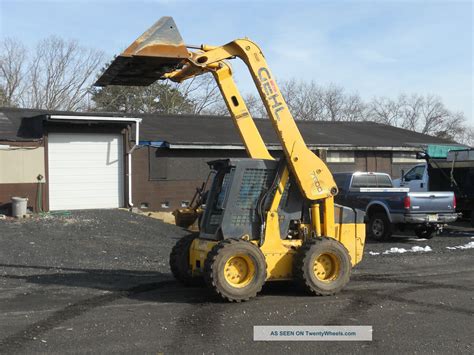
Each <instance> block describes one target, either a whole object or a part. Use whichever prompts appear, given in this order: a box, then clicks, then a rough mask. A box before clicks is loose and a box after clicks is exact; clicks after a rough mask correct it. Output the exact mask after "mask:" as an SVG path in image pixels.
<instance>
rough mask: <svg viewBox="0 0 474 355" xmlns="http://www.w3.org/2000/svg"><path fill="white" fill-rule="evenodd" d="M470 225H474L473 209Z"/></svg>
mask: <svg viewBox="0 0 474 355" xmlns="http://www.w3.org/2000/svg"><path fill="white" fill-rule="evenodd" d="M471 226H473V227H474V210H472V211H471Z"/></svg>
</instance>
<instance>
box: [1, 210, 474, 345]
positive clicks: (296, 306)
mask: <svg viewBox="0 0 474 355" xmlns="http://www.w3.org/2000/svg"><path fill="white" fill-rule="evenodd" d="M185 234H186V232H185V231H183V230H181V229H180V228H177V227H175V226H172V225H169V224H165V223H162V222H161V221H159V220H156V219H153V218H148V217H146V216H141V215H136V214H132V213H129V212H126V211H121V210H100V211H81V212H74V213H71V214H70V215H65V216H54V217H45V218H40V219H35V218H33V219H28V220H0V243H1V244H0V245H1V248H0V289H1V293H0V352H2V353H31V352H48V353H78V352H79V353H83V352H84V353H85V352H93V353H111V352H127V353H132V352H133V353H136V352H141V353H143V352H147V353H148V352H153V353H165V354H180V353H196V354H197V353H211V354H212V353H219V354H221V353H239V354H241V353H264V354H267V353H282V352H292V353H308V354H309V353H316V352H325V353H329V352H331V353H382V352H386V353H394V352H397V353H404V352H410V353H472V352H473V340H472V339H473V338H472V325H473V322H472V320H473V315H474V314H473V313H474V306H473V300H474V297H473V295H474V293H473V290H474V287H473V285H474V261H473V260H474V259H473V251H474V249H472V248H469V247H470V246H471V247H472V244H473V243H474V230H473V229H471V228H469V227H468V225H467V224H460V225H458V226H456V227H455V228H451V229H450V230H447V231H445V233H443V235H441V236H437V237H435V238H434V239H431V240H419V239H416V238H415V237H413V236H410V235H404V236H397V237H396V238H394V239H393V240H392V241H390V242H386V243H375V244H374V243H368V244H367V245H366V250H365V255H364V260H363V261H362V262H361V264H359V265H358V267H357V268H356V269H354V271H353V275H352V279H351V282H350V283H349V285H348V286H347V287H346V289H345V290H344V291H343V292H341V293H340V294H338V295H336V296H332V297H311V296H308V295H307V294H305V293H303V292H301V291H300V290H298V289H296V288H295V287H294V285H293V284H292V283H289V282H280V283H268V284H267V285H265V287H264V289H263V291H262V293H261V294H260V295H259V297H257V298H256V299H253V300H251V301H250V302H246V303H241V304H228V303H223V302H221V301H220V300H219V299H216V298H215V297H214V296H213V295H212V294H211V293H210V292H209V291H208V290H207V289H205V288H185V287H183V286H181V285H179V284H178V283H177V282H175V280H174V279H173V278H172V276H171V274H170V271H169V267H168V255H169V252H170V250H171V247H172V245H173V244H174V243H175V241H176V240H177V239H178V238H179V237H181V236H183V235H185ZM254 325H371V326H373V330H374V332H373V341H371V342H254V341H253V326H254Z"/></svg>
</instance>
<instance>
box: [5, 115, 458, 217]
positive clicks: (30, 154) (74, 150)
mask: <svg viewBox="0 0 474 355" xmlns="http://www.w3.org/2000/svg"><path fill="white" fill-rule="evenodd" d="M140 120H141V122H140V123H139V137H140V138H139V145H137V146H135V145H136V144H135V143H136V142H135V140H136V138H135V137H136V134H137V132H136V128H137V122H139V121H140ZM255 121H256V124H257V127H258V129H259V131H260V133H261V135H262V136H263V139H264V141H265V143H266V144H267V147H268V149H269V151H270V152H271V154H272V155H274V156H275V157H277V158H278V157H280V156H281V155H282V151H281V148H280V145H279V143H278V138H277V136H276V134H275V132H274V131H273V127H272V125H271V123H270V121H269V120H264V119H256V120H255ZM297 124H298V127H299V128H300V130H301V133H302V135H303V137H304V139H305V141H306V144H307V145H308V146H309V147H310V149H312V150H313V151H315V152H316V153H317V154H318V155H319V156H320V157H321V158H323V159H325V160H326V162H327V164H328V165H329V167H330V169H331V170H332V171H334V172H336V171H382V172H386V173H389V174H391V175H392V176H393V177H398V176H399V174H400V171H401V169H406V168H407V167H409V166H412V165H414V164H416V163H417V160H416V152H417V151H420V150H421V149H425V148H426V147H428V146H429V145H456V143H454V142H451V141H449V140H445V139H440V138H436V137H431V136H428V135H423V134H419V133H415V132H411V131H407V130H404V129H400V128H395V127H391V126H387V125H382V124H376V123H373V122H310V121H299V122H297ZM245 156H246V152H245V149H244V147H243V145H242V143H241V141H240V138H239V134H238V132H237V131H236V129H235V127H234V124H233V122H232V120H231V119H230V118H229V117H215V116H191V115H125V114H122V113H87V114H85V113H74V112H52V111H46V110H28V109H16V108H0V206H2V205H3V206H4V207H5V206H8V204H9V202H10V198H11V197H12V196H24V197H28V199H29V206H30V207H31V208H32V209H33V210H60V209H86V208H115V207H128V206H129V205H131V204H133V205H135V206H137V207H141V208H147V209H149V210H155V211H156V210H169V211H170V210H173V209H175V208H177V207H181V206H185V205H186V204H187V203H188V202H189V200H190V199H191V198H192V196H193V194H194V192H195V189H196V187H197V186H200V185H201V183H202V182H203V181H204V180H205V179H206V177H207V175H208V173H209V169H208V166H207V164H206V162H207V161H209V160H213V159H216V158H226V157H245ZM40 178H41V179H40Z"/></svg>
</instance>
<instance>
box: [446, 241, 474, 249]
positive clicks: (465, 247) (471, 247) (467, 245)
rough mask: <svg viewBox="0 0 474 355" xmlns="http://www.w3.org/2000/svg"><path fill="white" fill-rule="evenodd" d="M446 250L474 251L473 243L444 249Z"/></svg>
mask: <svg viewBox="0 0 474 355" xmlns="http://www.w3.org/2000/svg"><path fill="white" fill-rule="evenodd" d="M446 249H450V250H456V249H474V242H469V243H467V244H464V245H456V246H454V247H446Z"/></svg>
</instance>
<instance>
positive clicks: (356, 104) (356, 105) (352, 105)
mask: <svg viewBox="0 0 474 355" xmlns="http://www.w3.org/2000/svg"><path fill="white" fill-rule="evenodd" d="M366 117H367V105H366V104H365V103H364V102H363V101H362V99H361V97H360V96H359V94H352V95H346V96H344V105H343V108H342V116H341V121H349V122H355V121H363V120H365V119H366Z"/></svg>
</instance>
